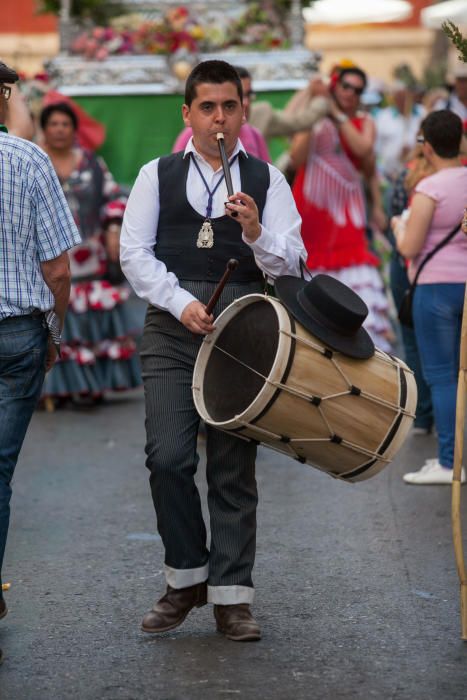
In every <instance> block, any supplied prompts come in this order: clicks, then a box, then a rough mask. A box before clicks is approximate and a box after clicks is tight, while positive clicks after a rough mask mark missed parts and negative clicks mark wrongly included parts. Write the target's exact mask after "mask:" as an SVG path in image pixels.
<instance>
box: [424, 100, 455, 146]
mask: <svg viewBox="0 0 467 700" xmlns="http://www.w3.org/2000/svg"><path fill="white" fill-rule="evenodd" d="M421 129H422V134H423V136H424V138H425V141H426V142H427V143H429V144H430V146H431V147H432V148H433V150H434V152H435V153H436V155H437V156H439V157H440V158H456V156H458V155H459V151H460V147H461V139H462V119H461V118H460V117H458V116H457V114H455V113H454V112H450V111H449V110H448V109H440V110H439V111H437V112H431V113H430V114H429V115H428V116H427V117H425V119H424V120H423V121H422V124H421Z"/></svg>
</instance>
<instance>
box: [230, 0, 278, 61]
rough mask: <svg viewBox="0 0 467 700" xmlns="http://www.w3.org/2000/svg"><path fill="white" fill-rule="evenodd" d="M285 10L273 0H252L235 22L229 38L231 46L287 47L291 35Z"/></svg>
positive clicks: (255, 47)
mask: <svg viewBox="0 0 467 700" xmlns="http://www.w3.org/2000/svg"><path fill="white" fill-rule="evenodd" d="M285 16H286V15H285V12H284V11H283V10H282V11H281V7H280V5H279V4H278V3H277V2H273V0H260V1H259V2H252V3H250V4H249V7H248V8H247V10H246V11H245V12H244V14H243V15H242V16H241V17H240V18H239V19H238V20H237V22H235V23H234V24H233V26H232V28H231V31H230V37H229V39H228V42H229V45H230V46H244V47H248V48H254V49H259V50H268V49H274V48H286V47H287V46H288V45H289V35H288V28H287V23H286V20H285Z"/></svg>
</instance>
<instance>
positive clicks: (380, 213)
mask: <svg viewBox="0 0 467 700" xmlns="http://www.w3.org/2000/svg"><path fill="white" fill-rule="evenodd" d="M362 169H363V175H364V177H365V180H366V181H367V183H368V191H369V194H370V203H371V217H370V218H371V221H372V223H373V224H375V226H376V227H377V228H378V229H379V230H380V231H385V230H386V227H387V224H388V221H387V217H386V214H385V212H384V207H383V198H382V196H381V186H380V184H381V183H380V180H379V175H378V171H377V169H376V159H375V157H374V155H373V154H372V155H371V157H369V158H365V159H364V161H363V164H362Z"/></svg>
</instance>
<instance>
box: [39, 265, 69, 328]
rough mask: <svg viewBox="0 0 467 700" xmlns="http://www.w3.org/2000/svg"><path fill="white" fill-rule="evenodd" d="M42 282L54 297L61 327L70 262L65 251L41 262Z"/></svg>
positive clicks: (65, 305) (67, 292) (65, 306)
mask: <svg viewBox="0 0 467 700" xmlns="http://www.w3.org/2000/svg"><path fill="white" fill-rule="evenodd" d="M41 270H42V276H43V277H44V282H45V283H46V285H47V286H48V288H49V289H50V291H51V292H52V294H53V296H54V299H55V312H56V314H57V315H58V317H59V318H60V324H61V326H62V328H63V322H64V320H65V314H66V309H67V306H68V299H69V297H70V262H69V259H68V253H67V252H66V251H65V252H64V253H62V254H61V255H59V256H58V258H54V259H53V260H47V261H46V262H43V263H41Z"/></svg>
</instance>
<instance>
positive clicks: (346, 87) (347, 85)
mask: <svg viewBox="0 0 467 700" xmlns="http://www.w3.org/2000/svg"><path fill="white" fill-rule="evenodd" d="M340 85H341V87H342V89H343V90H352V92H353V93H354V94H355V95H357V97H360V95H361V94H362V92H363V91H364V89H365V88H363V87H355V85H352V83H348V82H347V81H346V80H341V81H340Z"/></svg>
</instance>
